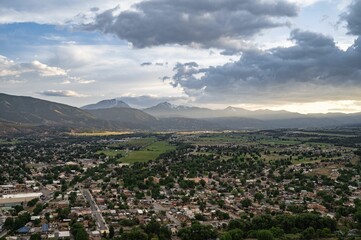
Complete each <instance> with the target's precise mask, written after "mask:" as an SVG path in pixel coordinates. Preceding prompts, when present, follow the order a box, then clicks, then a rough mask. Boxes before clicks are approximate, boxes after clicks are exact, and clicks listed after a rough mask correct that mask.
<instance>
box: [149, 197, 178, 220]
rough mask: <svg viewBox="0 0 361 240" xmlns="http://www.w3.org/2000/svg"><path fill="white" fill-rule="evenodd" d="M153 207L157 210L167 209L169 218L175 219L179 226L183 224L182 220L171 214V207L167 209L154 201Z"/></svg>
mask: <svg viewBox="0 0 361 240" xmlns="http://www.w3.org/2000/svg"><path fill="white" fill-rule="evenodd" d="M153 207H154V210H156V211H165V212H166V216H167V218H168V219H169V220H171V221H173V222H174V223H175V224H176V225H178V226H180V225H181V221H179V220H178V219H177V218H175V217H174V216H173V215H172V214H169V208H168V209H167V208H165V207H163V206H162V205H160V204H159V203H157V202H154V203H153Z"/></svg>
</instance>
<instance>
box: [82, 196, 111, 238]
mask: <svg viewBox="0 0 361 240" xmlns="http://www.w3.org/2000/svg"><path fill="white" fill-rule="evenodd" d="M82 192H83V195H84V198H85V200H86V201H87V202H88V203H89V204H90V210H91V211H92V215H93V218H94V220H95V221H96V223H97V226H98V228H99V230H100V232H102V233H103V232H109V228H108V226H107V224H106V223H105V220H104V218H103V216H102V214H101V212H100V209H99V207H98V205H97V204H96V202H95V201H94V198H93V196H92V195H91V193H90V192H89V190H88V189H83V190H82Z"/></svg>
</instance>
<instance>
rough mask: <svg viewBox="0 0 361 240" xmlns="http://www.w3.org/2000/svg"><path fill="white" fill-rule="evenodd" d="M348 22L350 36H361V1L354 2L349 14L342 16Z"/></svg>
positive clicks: (355, 0)
mask: <svg viewBox="0 0 361 240" xmlns="http://www.w3.org/2000/svg"><path fill="white" fill-rule="evenodd" d="M342 18H343V19H344V20H346V22H347V28H348V30H349V33H350V34H354V35H361V1H360V0H354V1H353V2H352V3H351V5H350V6H349V12H348V13H346V14H344V15H343V16H342Z"/></svg>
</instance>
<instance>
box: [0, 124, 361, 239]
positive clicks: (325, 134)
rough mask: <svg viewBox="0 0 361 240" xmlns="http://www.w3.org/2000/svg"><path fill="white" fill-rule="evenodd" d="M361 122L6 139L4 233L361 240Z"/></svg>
mask: <svg viewBox="0 0 361 240" xmlns="http://www.w3.org/2000/svg"><path fill="white" fill-rule="evenodd" d="M360 142H361V131H360V129H332V130H312V131H311V130H309V131H306V130H297V131H296V130H272V131H271V130H270V131H251V130H249V131H246V130H245V131H229V132H227V131H225V132H172V133H125V134H119V135H102V134H99V135H97V134H63V135H59V136H47V137H41V138H40V137H36V136H28V137H24V136H22V137H16V136H12V137H8V138H3V139H1V140H0V161H1V165H0V172H1V174H0V226H1V232H0V238H1V239H9V240H10V239H31V240H36V239H76V240H78V239H79V240H82V239H124V240H125V239H181V240H184V239H187V240H192V239H221V240H222V239H223V240H225V239H232V240H236V239H261V240H262V239H359V237H360V232H359V229H360V226H361V188H360V187H361V177H360V175H361V173H360V172H361V162H360V156H361V151H360Z"/></svg>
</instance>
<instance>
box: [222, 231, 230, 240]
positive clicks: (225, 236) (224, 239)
mask: <svg viewBox="0 0 361 240" xmlns="http://www.w3.org/2000/svg"><path fill="white" fill-rule="evenodd" d="M219 240H232V236H231V234H229V233H228V232H226V233H224V234H222V236H221V237H220V238H219Z"/></svg>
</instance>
